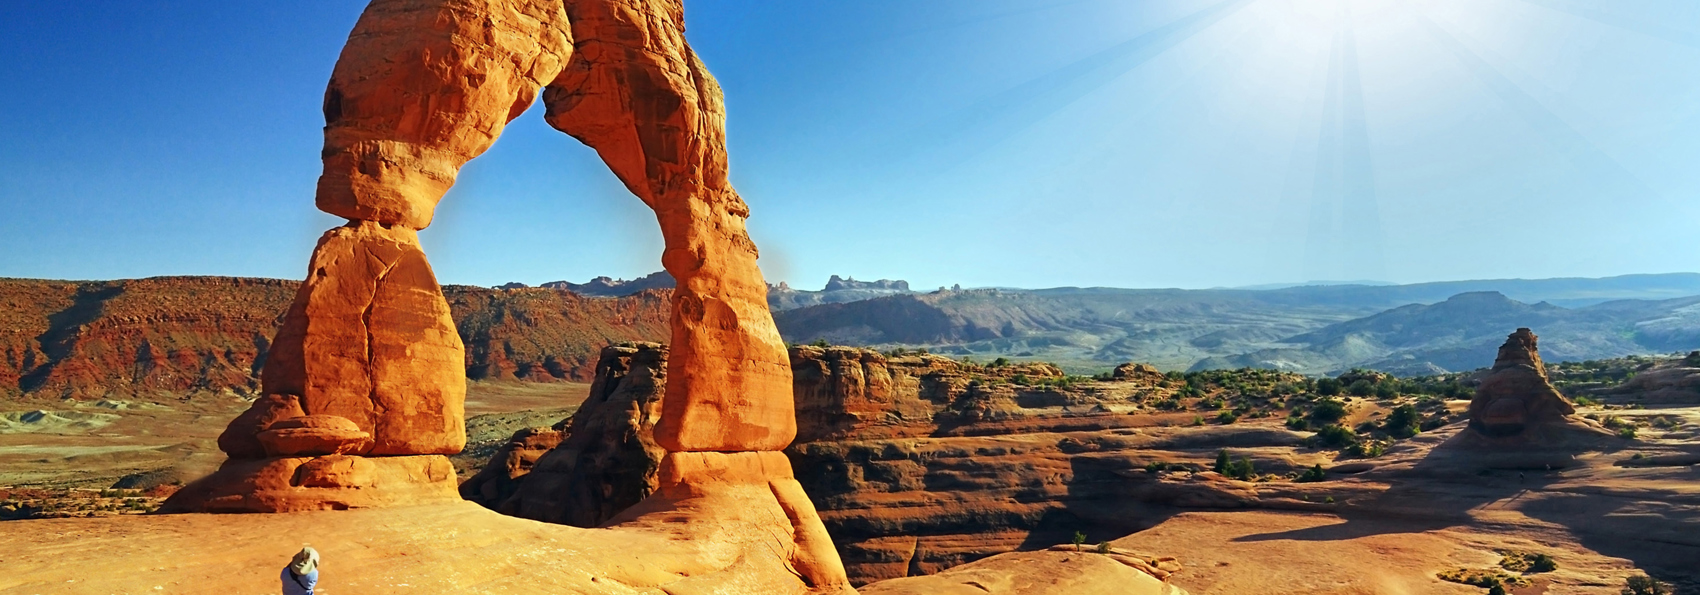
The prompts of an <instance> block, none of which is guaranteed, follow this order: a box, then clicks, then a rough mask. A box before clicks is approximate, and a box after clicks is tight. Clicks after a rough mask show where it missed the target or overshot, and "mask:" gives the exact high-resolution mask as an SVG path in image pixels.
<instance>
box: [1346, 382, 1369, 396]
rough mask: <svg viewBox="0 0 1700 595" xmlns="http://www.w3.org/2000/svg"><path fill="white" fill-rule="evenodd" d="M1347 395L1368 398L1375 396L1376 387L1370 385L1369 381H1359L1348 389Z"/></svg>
mask: <svg viewBox="0 0 1700 595" xmlns="http://www.w3.org/2000/svg"><path fill="white" fill-rule="evenodd" d="M1346 393H1347V394H1350V395H1352V396H1354V397H1367V396H1370V395H1373V394H1375V385H1373V384H1370V383H1369V381H1368V380H1359V381H1357V382H1353V383H1352V385H1351V386H1348V387H1346Z"/></svg>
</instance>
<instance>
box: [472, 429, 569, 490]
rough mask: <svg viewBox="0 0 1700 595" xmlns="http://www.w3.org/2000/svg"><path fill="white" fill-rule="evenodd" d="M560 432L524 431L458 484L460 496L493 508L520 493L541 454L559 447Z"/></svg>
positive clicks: (552, 430)
mask: <svg viewBox="0 0 1700 595" xmlns="http://www.w3.org/2000/svg"><path fill="white" fill-rule="evenodd" d="M562 436H563V435H562V433H561V431H560V430H556V429H554V428H526V429H523V430H520V431H518V432H514V435H513V436H512V437H510V438H508V441H507V442H506V443H504V444H502V446H501V447H500V448H498V449H496V452H495V454H492V455H490V462H489V463H488V464H486V465H484V468H483V469H479V470H478V473H476V474H474V475H473V476H472V477H470V478H467V480H466V481H464V482H461V484H460V497H462V498H465V499H467V500H471V501H473V502H477V503H478V504H479V505H481V506H483V507H485V508H491V509H494V508H496V507H498V506H500V505H501V504H502V503H503V502H505V501H507V500H508V499H509V498H512V497H513V495H514V493H515V492H517V491H519V487H520V485H521V484H522V483H523V481H524V478H525V476H526V475H527V474H529V473H531V468H532V467H533V466H535V465H536V464H537V459H539V458H541V457H542V456H543V454H544V453H547V452H549V450H550V449H553V448H555V447H556V446H558V445H560V444H561V438H562Z"/></svg>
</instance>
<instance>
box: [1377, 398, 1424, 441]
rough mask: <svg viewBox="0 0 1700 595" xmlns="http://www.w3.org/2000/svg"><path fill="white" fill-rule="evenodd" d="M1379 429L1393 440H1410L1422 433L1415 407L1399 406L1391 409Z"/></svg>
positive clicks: (1420, 419)
mask: <svg viewBox="0 0 1700 595" xmlns="http://www.w3.org/2000/svg"><path fill="white" fill-rule="evenodd" d="M1381 427H1382V429H1383V430H1384V431H1386V432H1387V435H1389V436H1392V437H1394V438H1410V437H1412V436H1415V435H1417V432H1420V431H1422V416H1421V415H1418V414H1417V408H1416V407H1415V406H1412V405H1400V406H1398V407H1394V408H1393V413H1391V414H1388V416H1387V419H1386V420H1385V421H1384V422H1382V426H1381Z"/></svg>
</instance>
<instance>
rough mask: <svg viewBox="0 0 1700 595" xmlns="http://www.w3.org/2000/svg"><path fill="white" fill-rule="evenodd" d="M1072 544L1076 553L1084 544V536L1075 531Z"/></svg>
mask: <svg viewBox="0 0 1700 595" xmlns="http://www.w3.org/2000/svg"><path fill="white" fill-rule="evenodd" d="M1073 543H1074V551H1077V552H1078V551H1080V546H1081V545H1082V544H1085V543H1086V534H1085V533H1081V532H1079V531H1075V532H1074V539H1073Z"/></svg>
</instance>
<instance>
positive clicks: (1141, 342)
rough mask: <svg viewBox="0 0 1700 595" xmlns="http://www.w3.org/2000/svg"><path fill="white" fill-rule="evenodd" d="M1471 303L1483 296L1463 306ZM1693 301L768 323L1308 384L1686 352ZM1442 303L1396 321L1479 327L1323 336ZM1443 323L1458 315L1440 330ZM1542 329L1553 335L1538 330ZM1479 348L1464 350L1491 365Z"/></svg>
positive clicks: (1419, 288) (1063, 302)
mask: <svg viewBox="0 0 1700 595" xmlns="http://www.w3.org/2000/svg"><path fill="white" fill-rule="evenodd" d="M1483 292H1487V293H1491V295H1472V294H1481V293H1483ZM1695 295H1700V274H1693V273H1675V274H1666V275H1626V276H1621V277H1610V278H1604V279H1536V280H1524V279H1509V280H1483V281H1456V282H1442V283H1422V284H1415V285H1387V286H1383V285H1326V286H1300V287H1286V288H1279V289H1268V290H1245V289H1204V290H1184V289H1113V288H1072V287H1067V288H1055V289H1041V290H1019V289H995V290H993V289H975V290H966V291H937V292H930V293H925V294H909V295H896V296H887V297H882V298H876V299H872V300H863V301H857V302H850V303H843V304H828V305H820V306H811V307H806V308H801V309H796V310H790V311H781V312H776V313H775V314H774V316H775V320H776V321H777V322H778V324H779V328H780V332H781V334H782V335H784V336H785V338H786V339H787V340H789V341H793V342H799V343H801V342H811V341H815V340H826V341H828V342H832V343H840V344H849V345H863V346H905V347H924V348H927V349H930V350H932V351H935V352H938V353H946V354H951V355H955V356H967V357H978V358H995V357H1011V358H1018V359H1042V360H1047V361H1055V362H1057V363H1060V364H1063V365H1065V366H1069V367H1072V368H1073V369H1076V370H1081V371H1090V370H1101V369H1104V368H1107V367H1110V366H1113V365H1115V364H1116V363H1119V362H1124V361H1142V362H1151V363H1154V364H1157V365H1159V366H1160V367H1164V368H1167V369H1192V368H1201V367H1202V368H1208V367H1242V366H1254V367H1272V368H1281V369H1287V370H1294V371H1302V372H1306V373H1313V374H1314V373H1324V372H1331V371H1338V370H1340V369H1344V368H1349V367H1351V366H1354V365H1371V366H1388V367H1393V368H1397V369H1398V370H1400V371H1405V372H1414V371H1422V370H1426V371H1434V370H1439V369H1446V370H1456V369H1469V368H1470V367H1474V366H1479V365H1486V363H1487V362H1480V363H1472V362H1474V360H1473V359H1470V358H1471V357H1473V356H1465V355H1457V356H1452V355H1448V353H1457V354H1463V353H1467V352H1470V350H1472V349H1478V350H1479V348H1480V347H1481V346H1480V345H1478V344H1477V343H1479V342H1481V341H1486V340H1487V339H1483V338H1481V337H1487V336H1492V337H1494V338H1493V339H1492V340H1493V341H1498V340H1501V339H1503V335H1504V334H1505V333H1507V332H1510V330H1512V329H1515V328H1517V327H1518V326H1532V327H1533V328H1535V329H1536V331H1537V332H1541V333H1542V337H1543V341H1549V342H1550V344H1551V345H1553V349H1555V351H1554V353H1555V354H1556V355H1558V356H1559V357H1561V358H1564V359H1573V358H1582V359H1592V358H1604V357H1618V356H1623V355H1629V354H1634V353H1654V352H1669V351H1677V350H1686V349H1694V348H1700V338H1697V337H1700V335H1697V334H1696V333H1695V332H1694V329H1695V327H1696V326H1697V325H1700V322H1697V320H1696V316H1695V315H1694V310H1693V308H1694V306H1692V305H1691V304H1689V303H1688V302H1685V301H1683V299H1682V298H1683V297H1685V296H1695ZM1455 296H1461V299H1459V300H1458V301H1457V302H1455V303H1451V304H1448V305H1446V306H1445V307H1439V308H1434V309H1429V310H1422V312H1427V315H1426V316H1416V315H1414V314H1413V312H1415V311H1402V312H1401V313H1400V314H1398V316H1408V317H1409V319H1408V320H1405V322H1404V324H1408V325H1416V326H1418V327H1422V328H1423V329H1426V330H1420V332H1425V333H1434V332H1440V331H1441V329H1456V328H1458V327H1459V326H1460V325H1462V324H1464V323H1465V322H1468V323H1469V324H1471V325H1475V327H1480V328H1481V329H1482V330H1481V333H1482V335H1481V337H1477V336H1476V335H1468V336H1469V340H1467V341H1466V340H1465V339H1464V337H1465V335H1466V334H1468V333H1463V331H1456V332H1458V333H1463V334H1459V335H1458V336H1459V338H1458V339H1457V341H1456V343H1457V344H1448V343H1447V342H1446V341H1445V340H1442V339H1440V338H1433V339H1431V340H1428V341H1426V342H1420V344H1419V342H1413V343H1411V344H1400V343H1397V342H1395V343H1393V344H1382V343H1378V342H1377V341H1380V339H1374V340H1371V335H1375V333H1368V332H1367V331H1365V332H1360V333H1358V334H1352V333H1350V332H1347V331H1345V330H1340V329H1346V328H1352V327H1349V326H1348V327H1338V328H1336V327H1335V326H1334V325H1342V324H1347V323H1352V322H1353V321H1355V320H1357V319H1364V318H1366V317H1372V318H1373V317H1374V316H1376V315H1378V314H1380V313H1383V312H1386V311H1389V310H1394V311H1401V310H1402V309H1405V308H1412V307H1415V306H1423V305H1430V304H1441V303H1444V302H1448V301H1449V300H1451V299H1453V298H1454V297H1455ZM1512 296H1515V297H1512ZM1472 304H1474V305H1475V308H1476V309H1480V308H1482V307H1483V304H1498V306H1496V307H1493V308H1487V309H1488V310H1495V309H1496V308H1497V310H1496V311H1499V310H1503V312H1500V313H1499V314H1496V315H1494V316H1488V317H1482V316H1476V317H1474V318H1472V317H1471V316H1469V315H1466V314H1467V313H1468V312H1470V311H1472V308H1471V307H1467V306H1470V305H1472ZM1513 304H1514V305H1513ZM1525 310H1526V312H1525ZM1512 311H1516V312H1520V314H1515V315H1513V313H1511V312H1512ZM1531 312H1533V313H1537V314H1539V315H1536V314H1530V313H1531ZM1448 316H1458V317H1460V318H1459V320H1458V321H1454V322H1448V321H1447V317H1448ZM1393 317H1395V315H1394V314H1392V313H1389V314H1388V316H1386V317H1383V318H1379V319H1375V320H1378V321H1385V320H1391V319H1392V318H1393ZM1518 321H1525V322H1518ZM1363 324H1368V323H1367V322H1366V323H1363ZM1555 325H1556V326H1557V327H1561V328H1551V329H1548V328H1543V327H1552V326H1555ZM1500 326H1505V328H1499V327H1500ZM1325 329H1335V330H1337V331H1338V332H1340V333H1341V334H1342V337H1337V338H1336V339H1337V340H1333V341H1332V342H1330V340H1328V339H1327V338H1326V337H1324V336H1323V335H1320V334H1318V333H1323V332H1325ZM1327 332H1334V331H1327ZM1410 332H1419V329H1413V330H1411V331H1410ZM1366 333H1367V334H1366ZM1554 333H1556V334H1554ZM1395 335H1397V333H1395ZM1376 336H1379V335H1376ZM1547 337H1551V339H1550V340H1549V339H1546V338H1547ZM1614 337H1615V338H1614ZM1395 338H1397V337H1396V336H1390V340H1391V339H1395ZM1366 341H1368V343H1365V342H1366ZM1543 344H1546V343H1543ZM1488 347H1490V349H1487V350H1486V351H1478V352H1482V353H1490V354H1491V353H1492V352H1493V350H1492V349H1491V347H1492V345H1489V346H1488ZM1460 366H1466V367H1462V368H1461V367H1460Z"/></svg>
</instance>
